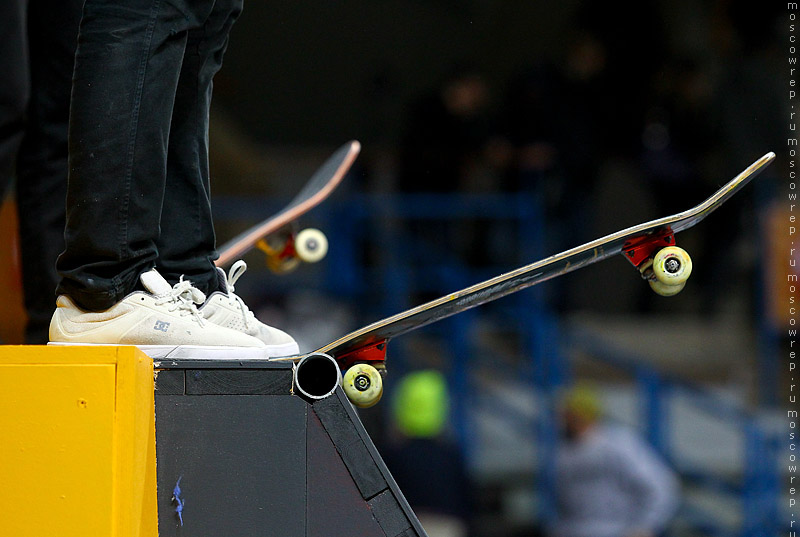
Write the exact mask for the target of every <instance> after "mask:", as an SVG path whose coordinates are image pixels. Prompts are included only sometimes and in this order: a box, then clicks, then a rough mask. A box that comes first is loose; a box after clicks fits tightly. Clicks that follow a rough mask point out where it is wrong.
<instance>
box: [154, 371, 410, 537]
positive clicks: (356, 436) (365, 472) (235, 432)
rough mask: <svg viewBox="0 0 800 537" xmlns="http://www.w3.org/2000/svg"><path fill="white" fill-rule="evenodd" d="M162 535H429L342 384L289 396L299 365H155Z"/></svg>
mask: <svg viewBox="0 0 800 537" xmlns="http://www.w3.org/2000/svg"><path fill="white" fill-rule="evenodd" d="M156 367H157V371H158V373H157V376H156V392H155V393H156V456H157V472H158V528H159V536H160V537H212V536H213V537H217V536H220V537H251V536H253V537H255V536H259V537H262V536H279V537H415V536H419V537H425V531H424V530H423V529H422V527H421V526H420V524H419V521H418V520H417V518H416V516H415V515H414V513H413V512H412V510H411V508H410V507H409V506H408V503H407V502H406V500H405V499H404V498H403V495H402V493H401V492H400V489H399V488H398V487H397V484H396V483H395V482H394V479H392V476H391V475H390V474H389V471H388V470H387V468H386V465H385V464H384V463H383V461H382V459H381V457H380V455H379V454H378V451H377V450H376V449H375V446H374V445H373V443H372V440H371V439H370V438H369V435H368V434H367V432H366V430H365V429H364V426H363V425H362V424H361V421H360V420H359V419H358V415H357V414H356V412H355V410H354V408H353V406H352V405H351V404H350V402H349V401H348V400H347V397H346V396H345V395H344V392H343V391H342V389H341V388H337V389H336V391H335V392H334V394H333V395H331V396H330V397H327V398H326V399H322V400H317V401H315V402H314V403H313V404H310V403H308V402H306V401H305V400H303V399H301V398H300V397H297V396H294V395H292V391H291V389H292V366H291V364H288V363H275V362H270V361H264V360H241V361H240V360H236V361H233V360H231V361H227V360H206V361H200V360H192V361H190V360H181V361H178V360H171V361H166V360H165V361H163V362H160V363H158V365H157V366H156Z"/></svg>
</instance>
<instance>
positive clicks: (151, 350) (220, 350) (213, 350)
mask: <svg viewBox="0 0 800 537" xmlns="http://www.w3.org/2000/svg"><path fill="white" fill-rule="evenodd" d="M48 345H53V346H73V347H120V346H125V344H122V343H69V342H63V341H51V342H49V343H48ZM134 346H135V347H137V348H138V349H139V350H141V351H142V352H144V353H145V354H146V355H148V356H149V357H150V358H153V359H164V358H175V359H185V360H241V359H258V358H261V359H266V358H275V357H278V356H291V355H295V354H298V348H297V345H296V344H294V343H286V344H283V345H269V346H267V347H226V346H221V345H220V346H216V345H213V346H211V345H208V346H203V345H134Z"/></svg>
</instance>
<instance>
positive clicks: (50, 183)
mask: <svg viewBox="0 0 800 537" xmlns="http://www.w3.org/2000/svg"><path fill="white" fill-rule="evenodd" d="M82 5H83V2H82V0H30V2H29V5H28V43H29V50H30V70H31V97H30V101H29V104H28V111H27V118H26V126H25V137H24V139H23V141H22V145H21V146H20V150H19V155H18V157H17V189H16V194H17V206H18V208H19V230H20V246H21V252H22V267H23V271H22V280H23V282H22V283H23V288H24V292H25V309H26V311H27V313H28V324H27V327H26V330H25V341H26V342H27V343H32V344H42V343H47V340H48V335H47V333H48V326H49V324H50V317H51V316H52V315H53V310H54V309H55V290H56V285H57V283H58V277H57V275H56V267H55V265H56V258H57V257H58V254H59V253H61V251H62V250H63V249H64V205H65V198H66V193H67V122H68V119H69V97H70V88H71V85H72V69H73V63H74V57H75V43H76V41H77V36H78V24H79V22H80V18H81V6H82Z"/></svg>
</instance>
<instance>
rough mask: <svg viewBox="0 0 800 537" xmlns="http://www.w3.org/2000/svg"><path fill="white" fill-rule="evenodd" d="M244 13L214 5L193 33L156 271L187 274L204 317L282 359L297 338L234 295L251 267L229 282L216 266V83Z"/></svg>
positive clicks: (230, 4)
mask: <svg viewBox="0 0 800 537" xmlns="http://www.w3.org/2000/svg"><path fill="white" fill-rule="evenodd" d="M241 11H242V0H216V2H215V3H214V9H213V11H212V12H211V14H210V16H209V17H208V19H207V20H206V21H205V24H204V25H203V27H202V28H199V29H197V30H192V31H190V32H189V37H188V42H187V46H186V53H185V55H184V58H183V66H182V68H181V76H180V80H179V82H178V88H177V93H176V95H175V106H174V108H173V114H172V131H171V132H170V139H169V150H168V157H167V184H166V191H165V194H164V207H163V213H162V219H161V236H160V240H159V242H158V252H159V258H158V260H157V265H156V266H157V268H158V271H159V272H160V273H162V274H163V275H164V276H165V277H166V278H167V280H169V281H171V282H176V281H178V280H179V279H180V278H181V277H185V278H187V279H188V280H190V281H191V282H192V284H193V285H194V286H195V287H197V288H198V289H200V290H201V291H202V292H203V293H205V294H206V295H209V294H210V296H209V297H208V299H207V300H206V302H205V304H204V305H203V307H202V308H201V311H202V313H203V316H204V318H205V319H207V320H208V321H210V322H211V323H212V324H216V325H219V326H222V327H225V328H229V329H233V330H236V331H239V332H242V333H244V334H247V335H249V336H252V337H255V338H257V339H258V340H260V341H262V342H263V343H264V344H265V345H266V349H268V352H270V353H272V354H274V355H280V354H283V353H286V352H287V349H295V348H296V344H295V342H294V340H293V339H292V338H291V337H290V336H289V335H287V334H285V333H284V332H282V331H280V330H277V329H275V328H272V327H270V326H267V325H265V324H264V323H262V322H260V321H259V320H258V319H256V318H255V316H254V315H253V313H252V312H251V311H250V309H249V308H248V307H247V306H246V305H245V303H244V302H243V301H242V299H241V298H239V297H238V296H237V295H236V294H234V287H233V284H234V282H235V281H236V279H237V278H238V277H239V276H240V275H241V274H242V273H243V272H244V270H245V267H246V265H244V264H243V263H241V262H240V264H239V265H235V267H237V268H235V269H233V271H232V275H231V277H230V279H228V277H226V276H225V274H224V272H222V271H218V270H217V269H216V267H215V265H214V260H215V259H216V257H217V254H216V250H215V248H214V240H215V237H214V225H213V221H212V218H211V202H210V186H209V172H208V118H209V110H210V107H211V93H212V79H213V78H214V75H215V74H216V73H217V71H219V69H220V67H221V66H222V57H223V55H224V53H225V49H226V48H227V45H228V35H229V33H230V30H231V27H232V26H233V24H234V22H235V21H236V19H237V18H238V17H239V14H240V13H241ZM290 352H293V351H290Z"/></svg>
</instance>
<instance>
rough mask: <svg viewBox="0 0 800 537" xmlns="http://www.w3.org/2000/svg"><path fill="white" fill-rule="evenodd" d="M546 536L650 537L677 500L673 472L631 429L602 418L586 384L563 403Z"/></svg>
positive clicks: (672, 511) (663, 525)
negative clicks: (552, 503) (551, 515)
mask: <svg viewBox="0 0 800 537" xmlns="http://www.w3.org/2000/svg"><path fill="white" fill-rule="evenodd" d="M562 419H563V424H562V425H563V429H562V434H563V437H562V441H561V443H560V445H559V447H558V450H557V453H556V469H555V480H556V484H555V488H556V490H555V498H556V512H557V513H556V518H555V520H554V521H553V523H552V525H551V526H550V527H549V528H548V535H549V536H550V537H655V536H657V535H659V534H660V533H661V532H662V531H664V529H665V528H666V526H667V524H668V523H669V521H670V520H671V519H672V517H673V515H674V514H675V511H676V509H677V507H678V504H679V483H678V479H677V477H676V475H675V473H674V472H673V471H672V470H671V469H670V468H669V467H668V466H667V465H666V464H665V462H664V461H663V460H662V459H661V458H660V457H659V456H658V454H657V453H656V452H655V450H654V449H653V448H652V447H650V446H649V445H647V444H646V443H645V442H644V441H643V440H642V439H641V438H639V437H638V436H637V435H636V434H634V433H633V431H630V430H628V429H625V428H623V427H622V426H617V425H611V424H608V423H606V422H605V421H604V420H603V417H602V409H601V405H600V401H599V399H598V396H597V395H596V394H595V392H594V391H593V390H592V389H591V388H590V387H588V386H585V385H579V386H575V387H574V388H572V389H571V390H570V391H569V392H567V394H566V395H565V397H564V401H563V405H562Z"/></svg>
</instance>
